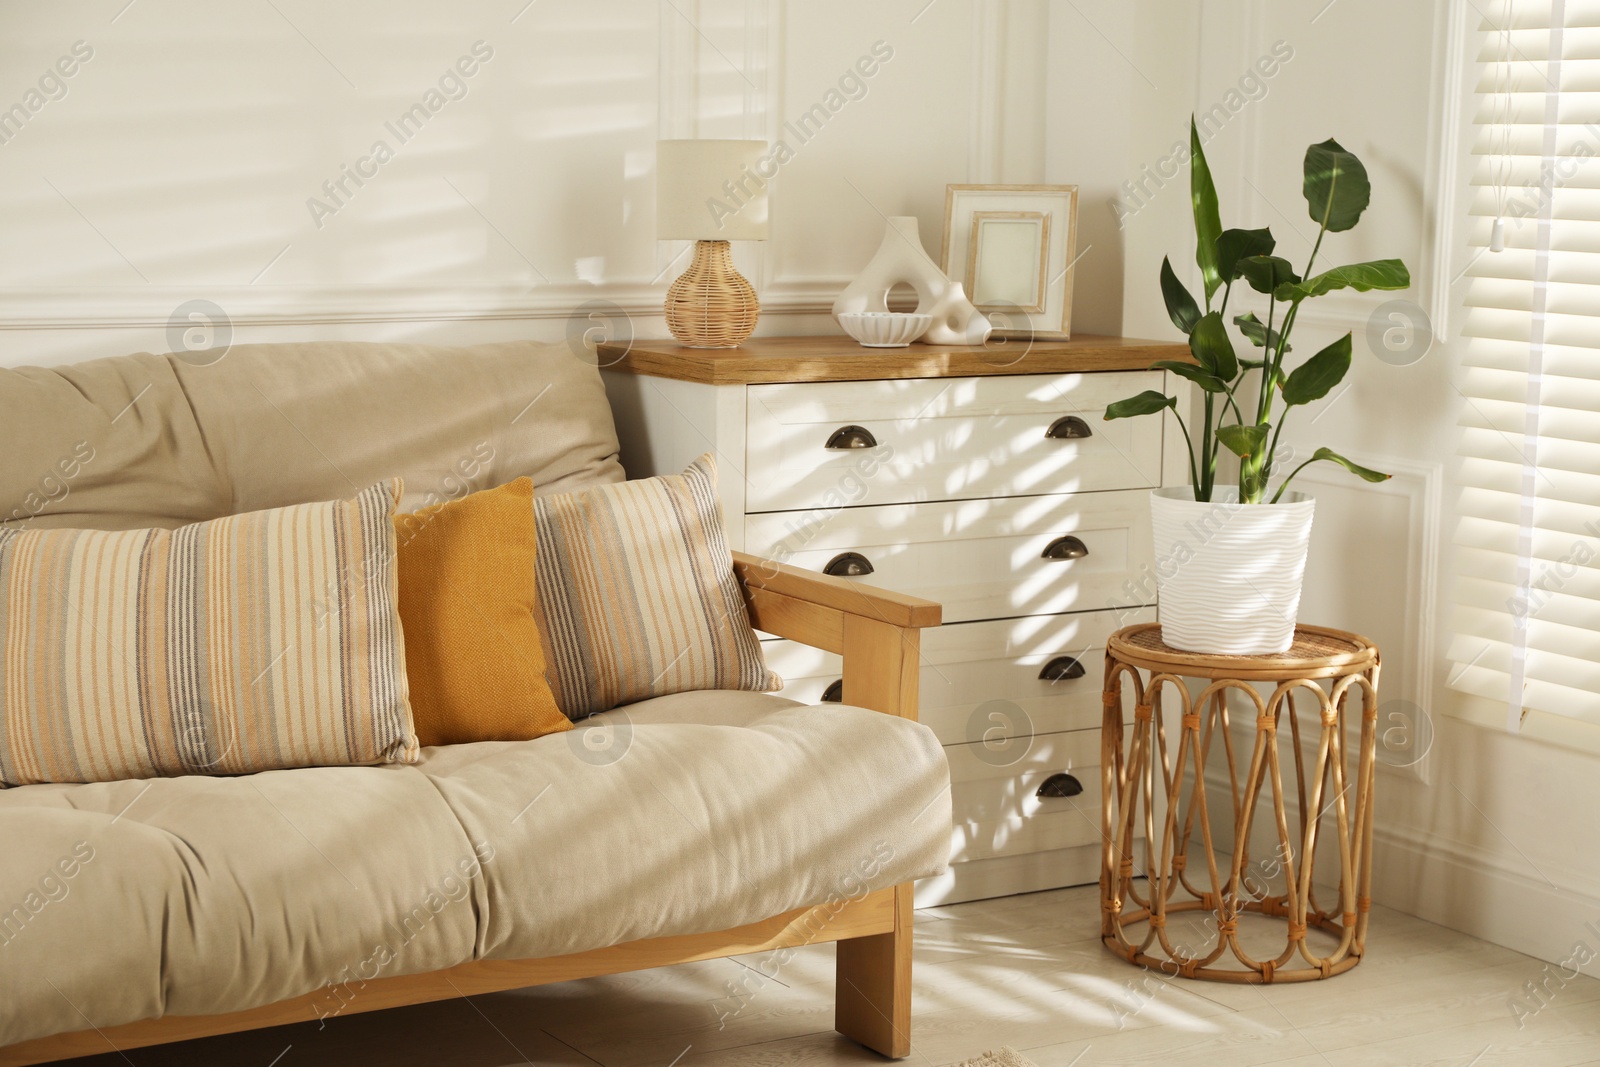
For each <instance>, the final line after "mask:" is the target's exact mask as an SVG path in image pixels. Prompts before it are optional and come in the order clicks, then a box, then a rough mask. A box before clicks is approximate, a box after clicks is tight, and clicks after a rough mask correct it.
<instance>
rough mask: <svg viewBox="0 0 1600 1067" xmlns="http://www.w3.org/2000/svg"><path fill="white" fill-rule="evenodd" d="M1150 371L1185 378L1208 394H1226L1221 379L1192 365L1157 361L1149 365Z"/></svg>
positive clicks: (1225, 388) (1224, 383)
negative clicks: (1163, 371) (1169, 373)
mask: <svg viewBox="0 0 1600 1067" xmlns="http://www.w3.org/2000/svg"><path fill="white" fill-rule="evenodd" d="M1150 369H1151V370H1169V371H1171V372H1172V373H1174V374H1176V375H1178V376H1179V377H1180V378H1187V379H1189V380H1190V381H1191V382H1193V383H1194V384H1196V385H1198V386H1199V387H1200V388H1202V389H1204V390H1205V391H1206V392H1208V393H1226V392H1227V391H1228V385H1227V383H1226V382H1224V381H1223V380H1222V379H1221V378H1218V377H1217V376H1216V375H1215V374H1212V373H1211V372H1210V371H1208V370H1206V369H1205V368H1204V367H1197V366H1195V365H1194V364H1193V363H1179V362H1178V361H1177V360H1172V359H1159V360H1157V361H1156V362H1154V363H1152V364H1150Z"/></svg>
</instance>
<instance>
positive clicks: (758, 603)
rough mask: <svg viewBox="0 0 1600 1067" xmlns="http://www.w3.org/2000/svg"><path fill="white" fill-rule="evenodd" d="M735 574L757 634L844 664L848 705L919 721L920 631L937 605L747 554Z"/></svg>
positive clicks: (936, 614) (936, 615)
mask: <svg viewBox="0 0 1600 1067" xmlns="http://www.w3.org/2000/svg"><path fill="white" fill-rule="evenodd" d="M733 571H734V574H735V576H737V577H738V579H739V584H740V585H741V586H742V587H743V589H744V600H745V605H746V607H747V608H749V611H750V621H751V623H752V624H754V626H755V628H756V629H758V630H765V631H766V632H768V633H770V634H776V635H777V636H779V637H787V638H789V639H790V640H793V641H798V642H800V643H801V644H803V645H810V646H812V647H813V648H820V649H822V650H823V651H825V652H835V653H838V654H840V655H842V656H843V657H844V702H845V703H846V704H853V705H855V706H856V707H860V708H871V709H872V710H874V711H882V712H887V713H888V714H890V715H899V716H901V717H902V718H907V719H915V718H916V717H917V665H918V659H919V657H920V654H921V633H920V631H921V630H922V629H924V628H925V627H929V626H937V625H939V620H940V616H941V615H942V613H943V609H942V608H940V606H939V605H938V604H936V603H934V602H933V601H931V600H923V599H922V598H921V597H914V596H907V595H905V594H903V593H894V592H890V591H889V590H887V589H878V588H875V587H873V586H870V585H862V584H861V583H859V582H856V581H852V580H848V579H845V578H835V577H833V576H832V575H827V574H817V573H815V572H812V571H804V570H801V569H799V568H798V567H789V566H786V565H784V564H782V563H777V562H774V561H772V560H764V559H759V558H757V557H755V556H751V555H747V554H745V553H743V552H735V553H734V554H733Z"/></svg>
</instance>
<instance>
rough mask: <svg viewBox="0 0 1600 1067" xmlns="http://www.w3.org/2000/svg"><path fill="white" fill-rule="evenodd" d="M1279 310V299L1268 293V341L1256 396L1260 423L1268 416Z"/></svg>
mask: <svg viewBox="0 0 1600 1067" xmlns="http://www.w3.org/2000/svg"><path fill="white" fill-rule="evenodd" d="M1277 310H1278V301H1277V298H1276V297H1274V296H1273V295H1272V294H1271V293H1268V294H1267V343H1266V344H1265V345H1263V346H1262V348H1261V360H1262V367H1261V389H1260V395H1259V396H1257V398H1256V423H1257V425H1259V424H1260V423H1261V422H1262V421H1263V420H1265V419H1266V417H1267V394H1268V393H1269V392H1271V391H1272V375H1271V374H1269V373H1268V371H1270V370H1271V369H1272V354H1273V353H1272V348H1271V347H1270V346H1271V344H1272V317H1273V313H1274V312H1276V311H1277Z"/></svg>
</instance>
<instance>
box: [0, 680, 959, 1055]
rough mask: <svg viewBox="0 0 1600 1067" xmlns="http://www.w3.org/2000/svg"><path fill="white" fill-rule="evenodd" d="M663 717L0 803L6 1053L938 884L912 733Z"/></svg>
mask: <svg viewBox="0 0 1600 1067" xmlns="http://www.w3.org/2000/svg"><path fill="white" fill-rule="evenodd" d="M664 701H666V702H667V703H665V704H664V705H663V706H662V708H661V710H660V711H659V713H658V712H657V710H656V709H655V708H654V705H655V704H656V702H655V701H647V702H644V703H641V704H636V705H633V706H632V707H630V708H627V709H625V712H624V711H617V712H612V713H610V714H609V715H607V716H601V717H597V718H598V719H599V720H600V721H599V722H598V723H596V722H595V720H590V722H589V723H586V724H581V725H580V726H579V727H578V728H577V729H574V730H572V731H569V732H566V733H561V734H551V735H548V736H545V737H542V738H539V739H538V740H535V741H519V742H481V743H478V744H472V745H455V746H451V747H448V748H432V749H424V750H423V753H422V760H421V762H420V763H418V764H415V765H410V766H408V765H404V764H389V765H386V766H382V767H319V768H310V769H305V770H292V771H268V772H265V773H262V774H257V775H252V776H248V777H242V778H203V777H192V778H161V779H154V780H151V781H149V782H114V783H106V784H98V785H72V786H59V785H33V786H23V787H21V788H18V789H8V790H3V791H0V841H3V842H5V846H6V847H5V862H4V863H3V864H0V909H5V910H0V1004H3V1005H5V1006H6V1010H5V1011H0V1045H4V1044H8V1043H11V1042H15V1041H21V1040H25V1039H28V1038H32V1037H39V1036H43V1035H46V1034H50V1033H56V1032H60V1031H66V1030H82V1029H86V1028H87V1027H88V1026H90V1025H94V1026H99V1027H105V1026H111V1025H115V1024H118V1023H124V1022H130V1021H133V1020H135V1019H141V1018H149V1017H152V1016H156V1015H159V1014H163V1013H167V1014H177V1015H198V1014H211V1013H219V1012H227V1011H234V1010H239V1009H244V1008H248V1007H252V1006H255V1005H259V1004H264V1003H269V1002H272V1001H276V1000H282V999H285V998H288V997H292V996H297V995H300V994H303V993H307V992H310V991H312V990H318V989H321V990H323V993H322V994H321V995H320V996H319V999H318V1005H319V1011H321V1012H323V1013H325V1014H336V1013H338V1012H339V1011H340V1010H341V1006H342V1004H343V1003H344V1001H345V1000H346V999H347V998H350V997H359V996H360V995H361V992H360V983H361V981H362V980H363V979H365V980H371V979H372V978H375V977H379V976H388V975H395V974H409V973H416V972H421V971H430V970H437V969H440V968H443V967H447V966H451V965H453V964H456V963H460V962H463V961H466V960H471V959H482V958H498V959H519V958H529V957H538V956H552V955H561V954H565V953H570V952H581V951H584V950H586V949H592V948H599V947H602V946H605V945H610V944H616V943H619V942H625V941H630V940H634V939H637V938H645V937H656V936H665V935H669V934H687V933H697V932H705V931H710V930H719V929H725V928H727V927H731V926H738V925H742V924H744V923H749V922H755V921H757V920H759V919H763V918H766V917H768V916H771V915H776V914H779V913H781V912H783V911H786V910H788V909H790V908H795V907H800V906H802V905H810V904H822V903H826V902H829V901H834V900H841V899H845V898H848V897H850V896H854V895H858V894H860V893H864V892H866V891H869V890H871V889H877V888H882V887H885V886H889V885H894V884H897V883H899V882H903V881H906V880H908V879H913V878H919V877H922V876H925V875H931V874H936V873H938V872H940V871H942V870H943V869H944V867H945V863H946V860H947V857H948V852H949V847H950V795H949V768H948V764H947V763H946V762H945V758H944V752H943V750H942V749H941V748H940V746H939V743H938V741H937V739H936V738H935V737H934V736H933V734H932V732H931V731H929V730H928V729H927V728H926V727H923V726H920V725H918V724H917V723H914V722H909V721H907V720H904V719H900V718H896V717H894V716H890V715H883V714H879V713H877V712H871V711H864V710H862V709H859V708H851V707H841V706H837V705H827V706H820V707H813V706H802V705H797V704H795V703H794V702H793V701H789V700H784V699H782V698H780V697H775V696H769V695H765V694H759V693H732V692H723V693H705V694H684V695H682V696H676V697H667V698H664ZM696 705H698V706H700V707H701V708H702V709H703V713H702V714H700V715H696V714H694V711H693V708H694V706H696ZM696 719H702V720H704V722H700V721H694V720H696ZM707 723H710V724H711V725H708V724H707ZM591 724H593V725H591ZM607 728H609V729H610V730H611V734H610V738H609V744H595V743H594V742H595V740H596V736H595V735H596V733H597V732H598V731H604V730H605V729H607ZM841 782H843V783H848V788H840V783H841ZM708 842H709V844H708ZM86 855H88V856H89V857H90V858H89V859H88V860H87V861H85V860H84V856H86ZM62 860H66V861H67V863H68V865H69V866H70V867H71V869H72V870H73V874H72V875H71V876H70V877H69V876H67V875H65V874H64V873H63V869H62V867H61V866H59V865H58V863H59V861H62ZM52 985H53V986H54V987H55V988H52ZM57 990H59V992H57ZM74 1005H76V1008H74ZM79 1010H81V1011H82V1012H83V1014H82V1015H79V1014H78V1011H79Z"/></svg>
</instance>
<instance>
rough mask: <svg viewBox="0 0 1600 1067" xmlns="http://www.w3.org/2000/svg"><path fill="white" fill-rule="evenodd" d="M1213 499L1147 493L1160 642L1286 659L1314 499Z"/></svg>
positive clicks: (1178, 490) (1223, 494) (1226, 495)
mask: <svg viewBox="0 0 1600 1067" xmlns="http://www.w3.org/2000/svg"><path fill="white" fill-rule="evenodd" d="M1214 495H1215V496H1216V499H1215V500H1212V501H1211V502H1209V503H1201V502H1199V501H1197V500H1195V499H1194V490H1193V489H1191V488H1190V487H1189V486H1186V485H1185V486H1175V487H1173V488H1169V489H1157V490H1155V491H1154V492H1153V493H1152V494H1151V495H1150V524H1151V528H1152V532H1153V533H1154V535H1155V553H1156V584H1157V587H1158V588H1159V590H1160V604H1159V608H1158V611H1159V616H1160V620H1161V639H1162V641H1164V642H1166V644H1168V645H1170V646H1171V647H1173V648H1181V649H1183V650H1185V651H1188V652H1203V653H1210V654H1212V655H1228V656H1256V655H1268V654H1271V653H1276V652H1287V651H1288V650H1289V646H1290V645H1292V644H1293V643H1294V623H1295V615H1296V613H1297V612H1298V611H1299V609H1300V587H1301V583H1302V581H1303V580H1304V578H1305V572H1306V552H1307V550H1308V549H1309V548H1310V546H1311V517H1312V512H1313V509H1314V507H1315V503H1316V502H1315V501H1314V500H1312V499H1311V498H1310V497H1309V496H1306V495H1305V494H1304V493H1285V494H1284V499H1283V500H1282V501H1280V502H1279V503H1276V504H1240V503H1239V491H1238V489H1236V488H1233V489H1221V488H1219V489H1217V490H1216V492H1215V494H1214Z"/></svg>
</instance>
